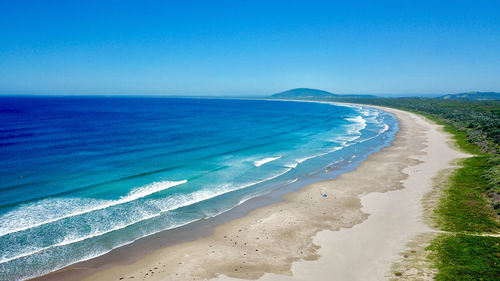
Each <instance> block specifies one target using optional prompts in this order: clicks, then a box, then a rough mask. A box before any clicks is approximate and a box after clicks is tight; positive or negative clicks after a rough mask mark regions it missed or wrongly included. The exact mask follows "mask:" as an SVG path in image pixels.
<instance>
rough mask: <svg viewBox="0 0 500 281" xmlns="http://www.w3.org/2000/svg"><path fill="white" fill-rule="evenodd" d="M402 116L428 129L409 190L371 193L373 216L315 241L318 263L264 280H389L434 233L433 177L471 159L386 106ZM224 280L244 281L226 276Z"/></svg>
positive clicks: (366, 202)
mask: <svg viewBox="0 0 500 281" xmlns="http://www.w3.org/2000/svg"><path fill="white" fill-rule="evenodd" d="M382 109H383V110H385V111H389V112H392V113H394V114H396V116H398V118H400V119H401V118H402V116H403V115H406V116H409V117H411V118H412V119H413V120H415V121H416V122H417V123H418V124H420V125H422V126H423V127H424V128H425V137H426V140H427V141H426V145H427V147H426V148H425V149H424V152H425V155H419V156H414V157H413V158H415V159H418V160H420V161H422V162H421V163H420V164H417V165H416V166H412V167H408V168H405V169H404V170H403V172H404V173H406V174H408V178H407V179H405V180H403V185H404V188H403V189H399V190H394V191H389V192H384V193H380V192H374V193H369V194H367V195H365V196H363V197H362V198H361V202H362V205H363V208H362V210H363V212H365V213H367V214H369V218H368V219H367V220H366V221H364V222H363V223H361V224H358V225H355V226H354V227H352V228H343V229H341V230H340V231H331V230H324V231H321V232H319V233H318V234H317V235H316V236H315V237H314V239H313V241H314V243H315V244H316V245H318V246H320V249H319V251H318V253H319V255H320V258H319V259H318V260H316V261H298V262H294V263H293V265H292V276H282V275H276V274H269V273H266V274H265V275H264V276H263V277H262V278H260V279H259V280H262V281H265V280H317V281H320V280H329V281H332V280H343V281H347V280H365V281H368V280H387V279H388V278H389V277H392V273H391V272H390V266H391V264H392V263H394V262H396V261H398V260H399V259H401V256H400V253H401V252H402V251H403V250H404V249H405V245H406V244H407V243H408V242H409V241H411V240H412V239H413V238H414V237H415V236H417V235H418V234H421V233H424V232H431V231H433V230H432V229H430V228H429V227H428V226H427V225H425V224H424V222H423V218H422V215H423V209H422V203H421V200H422V198H423V196H424V194H426V193H427V192H429V191H430V190H431V189H432V179H433V178H434V177H435V176H436V175H437V172H438V171H439V170H442V169H446V168H451V167H453V166H454V165H453V162H454V161H453V160H455V159H457V158H462V157H467V156H468V155H467V154H464V153H462V152H459V151H457V150H456V149H454V148H453V146H452V145H450V143H449V142H450V141H451V140H450V138H449V135H447V134H445V133H443V132H442V130H441V129H440V126H437V125H435V124H432V123H430V122H429V121H427V120H426V119H424V118H423V117H420V116H417V115H415V114H411V113H408V112H405V111H400V110H394V109H388V108H382ZM213 280H218V281H223V280H224V281H226V280H241V279H235V278H228V277H227V276H221V277H219V278H216V279H213Z"/></svg>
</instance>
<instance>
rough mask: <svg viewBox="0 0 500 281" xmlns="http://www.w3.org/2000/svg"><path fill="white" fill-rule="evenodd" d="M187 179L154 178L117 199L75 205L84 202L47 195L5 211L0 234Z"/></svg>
mask: <svg viewBox="0 0 500 281" xmlns="http://www.w3.org/2000/svg"><path fill="white" fill-rule="evenodd" d="M186 182H187V180H181V181H160V182H154V183H151V184H148V185H145V186H143V187H139V188H136V189H133V190H132V191H130V192H129V193H128V194H127V195H125V196H122V197H120V198H119V199H117V200H95V199H94V200H92V199H90V200H88V202H85V203H89V204H85V205H82V204H78V205H77V206H76V209H75V208H74V207H75V206H74V205H73V204H74V203H75V201H77V202H79V203H83V202H80V201H82V200H79V199H76V200H74V199H71V198H60V199H47V200H42V201H40V202H36V203H32V204H29V205H27V206H26V205H24V206H21V207H19V208H18V209H17V210H15V211H11V212H8V213H6V214H4V215H3V216H1V217H0V236H4V235H7V234H10V233H14V232H18V231H24V230H27V229H30V228H33V227H38V226H41V225H44V224H49V223H53V222H56V221H60V220H62V219H65V218H69V217H74V216H79V215H83V214H86V213H90V212H93V211H97V210H102V209H106V208H109V207H112V206H116V205H120V204H125V203H128V202H131V201H134V200H137V199H140V198H143V197H146V196H149V195H151V194H154V193H157V192H160V191H163V190H165V189H168V188H170V187H173V186H177V185H180V184H184V183H186ZM71 203H73V204H71ZM89 205H90V207H89ZM61 207H63V208H61ZM64 207H65V208H64ZM64 209H67V210H68V212H67V213H66V214H62V215H61V211H62V210H64Z"/></svg>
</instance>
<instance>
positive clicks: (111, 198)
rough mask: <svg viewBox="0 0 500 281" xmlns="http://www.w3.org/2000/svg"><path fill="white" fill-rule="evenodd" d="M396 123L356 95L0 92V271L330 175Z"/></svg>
mask: <svg viewBox="0 0 500 281" xmlns="http://www.w3.org/2000/svg"><path fill="white" fill-rule="evenodd" d="M397 131H398V123H397V119H396V118H395V117H394V116H393V115H392V114H390V113H387V112H384V111H381V110H378V109H374V108H369V107H364V106H360V105H352V104H340V103H315V102H292V101H278V100H251V99H249V100H243V99H209V98H145V97H142V98H141V97H33V96H32V97H13V96H4V97H0V280H25V279H28V278H32V277H36V276H40V275H43V274H46V273H49V272H52V271H55V270H57V269H60V268H63V267H65V266H68V265H71V264H73V263H76V262H79V261H84V260H88V259H91V258H94V257H97V256H100V255H103V254H105V253H108V252H110V251H112V250H113V249H115V248H118V247H121V246H124V245H127V244H130V243H132V242H133V241H135V240H138V239H140V238H143V237H147V236H149V235H152V234H155V233H158V232H161V231H168V230H169V229H174V228H178V227H180V226H184V225H187V224H190V223H192V222H195V221H199V220H203V219H206V218H211V217H215V216H217V215H219V214H222V213H225V212H230V211H231V209H233V208H235V206H238V205H240V204H245V202H247V201H248V200H250V199H253V198H259V197H260V196H264V195H266V194H269V193H270V192H273V190H276V189H280V190H285V191H286V190H287V188H289V186H292V185H295V186H296V185H297V184H300V183H302V182H303V183H304V184H305V183H310V182H311V181H319V180H324V179H329V178H335V177H336V176H338V175H339V174H340V173H343V172H346V171H349V170H352V169H354V168H355V167H356V166H357V165H359V163H360V162H361V161H363V160H365V159H366V157H367V156H368V155H369V154H371V153H373V152H375V151H378V150H380V149H381V148H383V147H385V146H388V145H390V142H391V141H392V140H393V139H394V136H395V134H396V132H397ZM290 190H291V189H290ZM167 234H168V233H167Z"/></svg>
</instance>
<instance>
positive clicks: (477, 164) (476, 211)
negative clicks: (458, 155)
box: [435, 155, 499, 233]
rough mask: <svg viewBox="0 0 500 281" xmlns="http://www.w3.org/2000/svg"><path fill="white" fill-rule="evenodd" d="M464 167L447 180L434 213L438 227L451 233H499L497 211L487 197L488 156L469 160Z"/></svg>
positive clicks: (462, 163)
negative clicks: (486, 174) (485, 176)
mask: <svg viewBox="0 0 500 281" xmlns="http://www.w3.org/2000/svg"><path fill="white" fill-rule="evenodd" d="M461 165H462V167H461V168H459V169H457V170H455V171H454V172H453V174H452V175H451V176H450V178H449V179H448V184H447V188H446V189H445V190H444V191H443V195H442V197H441V200H440V203H439V205H438V207H437V208H436V210H435V214H436V221H437V223H438V225H439V226H440V228H441V230H445V231H450V232H473V233H482V232H497V231H498V230H499V223H498V221H497V219H496V212H495V211H494V210H493V209H492V207H491V205H490V204H489V202H488V200H487V199H486V197H485V192H486V191H487V186H488V184H487V182H486V179H485V178H484V174H485V173H486V171H488V169H489V168H491V164H490V162H488V157H487V156H485V155H478V156H474V157H471V158H467V159H465V160H463V161H462V162H461Z"/></svg>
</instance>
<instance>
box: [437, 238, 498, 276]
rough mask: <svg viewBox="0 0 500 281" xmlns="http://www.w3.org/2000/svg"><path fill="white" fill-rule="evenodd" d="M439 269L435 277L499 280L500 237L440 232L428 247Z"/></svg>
mask: <svg viewBox="0 0 500 281" xmlns="http://www.w3.org/2000/svg"><path fill="white" fill-rule="evenodd" d="M428 249H430V250H432V255H431V259H432V260H433V261H434V263H435V266H436V267H437V268H438V269H439V272H438V274H437V275H436V276H435V279H436V280H438V281H445V280H446V281H451V280H457V281H458V280H460V281H467V280H484V281H489V280H492V281H493V280H500V238H498V237H481V236H472V235H464V234H456V235H448V234H442V235H439V236H438V237H437V238H436V239H434V240H433V241H432V244H431V245H430V246H429V247H428Z"/></svg>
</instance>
